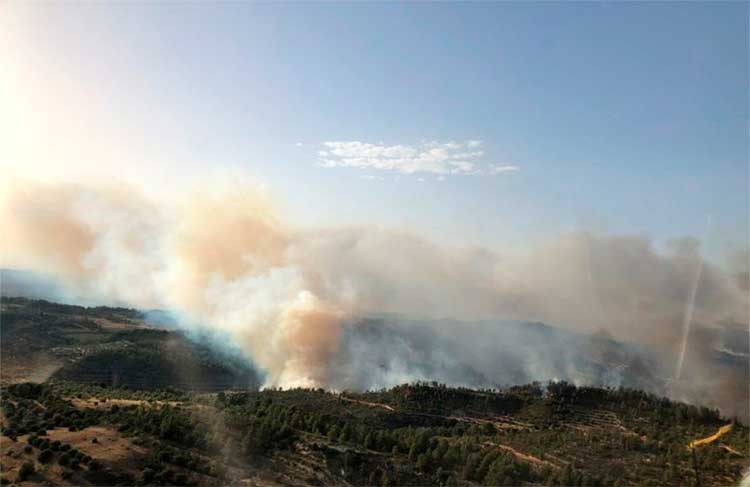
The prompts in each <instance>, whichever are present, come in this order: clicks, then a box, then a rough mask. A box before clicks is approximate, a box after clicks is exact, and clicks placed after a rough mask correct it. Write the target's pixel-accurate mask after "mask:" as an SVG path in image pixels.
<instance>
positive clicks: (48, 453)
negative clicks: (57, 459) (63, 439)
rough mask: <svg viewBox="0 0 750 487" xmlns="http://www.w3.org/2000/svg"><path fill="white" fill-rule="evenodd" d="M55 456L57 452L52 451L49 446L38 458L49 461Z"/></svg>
mask: <svg viewBox="0 0 750 487" xmlns="http://www.w3.org/2000/svg"><path fill="white" fill-rule="evenodd" d="M53 456H55V454H54V453H52V450H50V449H49V448H47V449H44V450H42V451H41V453H39V457H38V459H39V461H40V462H41V463H49V461H50V460H52V457H53Z"/></svg>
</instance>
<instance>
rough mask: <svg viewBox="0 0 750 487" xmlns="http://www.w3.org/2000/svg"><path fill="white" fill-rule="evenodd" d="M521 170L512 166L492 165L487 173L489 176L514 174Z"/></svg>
mask: <svg viewBox="0 0 750 487" xmlns="http://www.w3.org/2000/svg"><path fill="white" fill-rule="evenodd" d="M519 169H520V168H519V167H518V166H512V165H500V164H490V168H489V170H488V171H487V173H488V174H500V173H503V172H514V171H518V170H519Z"/></svg>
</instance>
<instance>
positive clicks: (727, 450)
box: [0, 381, 750, 486]
mask: <svg viewBox="0 0 750 487" xmlns="http://www.w3.org/2000/svg"><path fill="white" fill-rule="evenodd" d="M2 392H3V394H2V410H3V415H4V416H3V418H4V419H3V436H2V439H1V440H2V441H1V444H0V451H2V452H3V455H2V456H1V457H0V465H2V477H3V478H5V479H9V480H18V479H19V477H20V478H25V479H27V482H30V483H31V484H43V483H51V484H56V485H134V484H135V485H228V484H235V483H236V484H241V485H430V486H432V485H466V486H474V485H581V486H584V485H587V486H615V485H617V486H620V485H634V486H635V485H654V486H657V485H680V486H682V485H686V486H688V485H696V486H697V485H702V486H708V485H733V484H736V483H737V482H738V480H739V479H740V478H741V476H742V471H743V469H745V468H747V465H748V458H749V457H748V455H749V454H750V450H749V448H748V441H749V440H750V437H749V436H748V429H747V428H746V427H745V426H744V425H742V424H739V423H732V422H731V421H729V420H727V419H726V418H721V417H720V416H719V415H718V414H717V413H716V412H715V411H711V410H708V409H705V408H697V407H694V406H688V405H685V404H681V403H674V402H671V401H668V400H665V399H660V398H657V397H654V396H650V395H648V394H644V393H642V392H638V391H633V390H604V389H596V388H577V387H574V386H572V385H569V384H565V383H557V384H548V385H547V387H544V388H543V387H541V386H540V385H539V384H531V385H528V386H523V387H516V388H512V389H509V390H505V391H489V390H485V391H475V390H469V389H455V388H449V387H445V386H442V385H440V384H412V385H404V386H400V387H396V388H393V389H390V390H383V391H378V392H370V393H363V394H353V393H342V394H335V393H330V392H325V391H323V390H306V389H295V390H286V391H280V390H264V391H254V392H231V393H224V392H220V393H218V394H216V393H213V394H197V393H185V392H180V391H177V390H174V389H171V390H167V391H134V390H130V389H127V390H125V389H120V388H111V387H100V386H93V385H86V384H76V383H71V382H57V381H51V382H49V383H47V384H43V385H38V384H15V385H11V386H7V387H6V388H4V389H3V391H2ZM727 424H732V427H731V428H723V430H722V431H724V433H723V434H722V435H721V436H720V438H718V439H716V440H715V441H712V442H710V443H704V444H700V446H695V447H691V446H690V443H691V441H693V440H695V439H699V438H705V437H709V436H711V435H713V434H714V433H716V432H717V430H719V429H720V428H722V427H723V426H726V425H727ZM24 465H27V466H26V467H23V466H24ZM22 468H24V471H23V473H22V472H21V469H22ZM31 484H29V485H31Z"/></svg>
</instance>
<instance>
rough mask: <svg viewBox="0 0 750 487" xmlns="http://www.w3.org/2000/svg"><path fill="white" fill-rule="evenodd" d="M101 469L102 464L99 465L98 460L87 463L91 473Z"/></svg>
mask: <svg viewBox="0 0 750 487" xmlns="http://www.w3.org/2000/svg"><path fill="white" fill-rule="evenodd" d="M101 468H102V464H101V463H99V461H98V460H94V459H92V460H91V461H90V462H89V470H91V471H92V472H96V471H97V470H101Z"/></svg>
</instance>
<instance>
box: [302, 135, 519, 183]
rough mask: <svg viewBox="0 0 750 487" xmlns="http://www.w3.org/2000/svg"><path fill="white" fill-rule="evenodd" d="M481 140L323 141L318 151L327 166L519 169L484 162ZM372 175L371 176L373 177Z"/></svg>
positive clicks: (450, 171)
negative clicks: (415, 141)
mask: <svg viewBox="0 0 750 487" xmlns="http://www.w3.org/2000/svg"><path fill="white" fill-rule="evenodd" d="M482 144H483V142H482V141H481V140H467V141H465V142H456V141H448V142H436V141H426V142H422V143H420V144H417V145H406V144H398V145H385V144H384V143H382V142H379V143H368V142H360V141H356V140H355V141H329V142H324V143H323V147H322V150H318V151H317V155H318V165H319V166H321V167H325V168H336V167H350V168H356V169H363V170H367V171H373V170H375V171H392V172H395V173H398V174H426V173H427V174H437V175H440V176H443V177H445V176H448V175H476V174H487V175H494V174H499V173H501V172H507V171H515V170H518V167H517V166H501V165H496V164H486V163H482V162H481V158H482V157H483V156H484V155H485V153H484V150H482V149H481V146H482ZM370 179H371V178H370Z"/></svg>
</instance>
